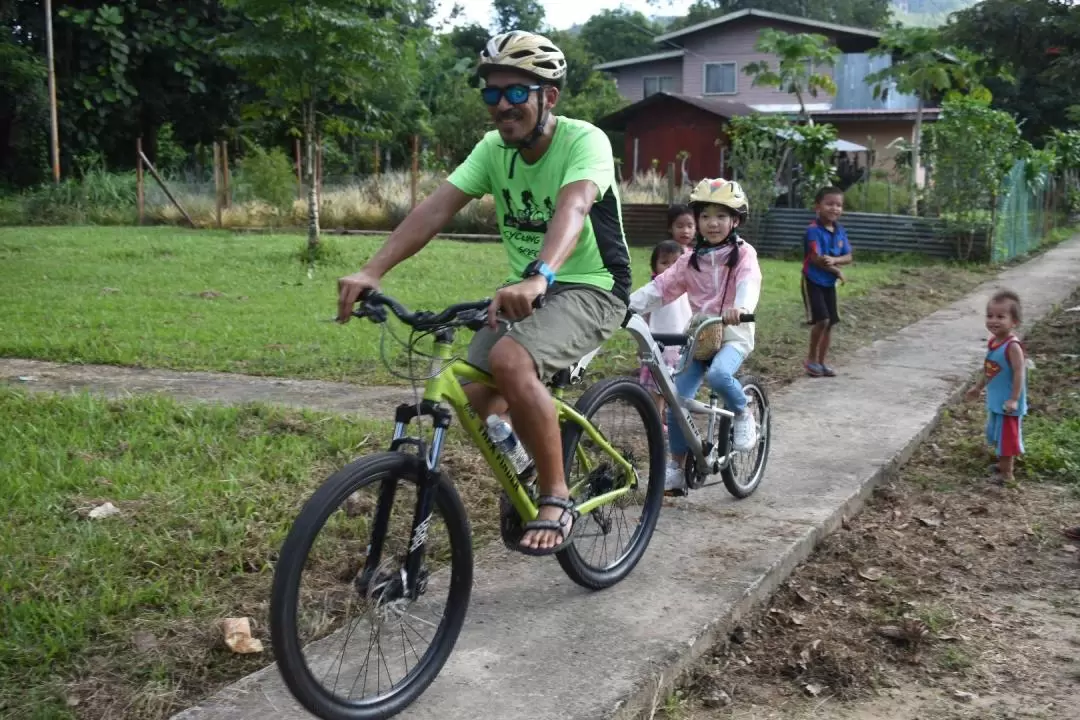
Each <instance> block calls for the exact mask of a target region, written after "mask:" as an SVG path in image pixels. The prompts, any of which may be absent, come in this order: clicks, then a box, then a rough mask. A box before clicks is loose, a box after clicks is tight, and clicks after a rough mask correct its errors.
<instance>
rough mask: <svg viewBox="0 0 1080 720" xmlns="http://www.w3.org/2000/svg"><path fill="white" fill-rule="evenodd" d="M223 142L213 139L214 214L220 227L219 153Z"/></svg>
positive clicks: (221, 150) (222, 149)
mask: <svg viewBox="0 0 1080 720" xmlns="http://www.w3.org/2000/svg"><path fill="white" fill-rule="evenodd" d="M222 145H223V143H219V142H218V141H217V140H215V141H214V214H215V217H216V218H217V226H218V227H219V228H220V227H221V153H222V152H223V151H224V149H225V148H224V147H222Z"/></svg>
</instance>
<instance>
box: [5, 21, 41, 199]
mask: <svg viewBox="0 0 1080 720" xmlns="http://www.w3.org/2000/svg"><path fill="white" fill-rule="evenodd" d="M0 88H3V89H4V92H2V93H0V187H2V186H3V185H6V184H9V183H10V184H11V185H14V186H16V187H25V186H27V185H32V184H36V183H39V182H41V181H42V180H44V179H45V172H44V170H45V168H46V167H47V166H48V152H49V151H48V145H47V143H46V137H47V136H46V134H45V132H44V131H43V129H44V128H45V127H47V123H48V121H49V106H48V97H47V96H46V92H45V63H44V62H42V59H41V58H40V57H38V56H35V55H34V53H32V52H30V50H29V49H28V48H26V47H23V46H20V45H17V44H16V43H15V42H14V39H13V38H12V37H11V36H10V35H6V34H5V37H3V38H0Z"/></svg>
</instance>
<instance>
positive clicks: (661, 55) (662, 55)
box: [593, 50, 686, 70]
mask: <svg viewBox="0 0 1080 720" xmlns="http://www.w3.org/2000/svg"><path fill="white" fill-rule="evenodd" d="M685 54H686V51H685V50H668V51H666V52H658V53H653V54H652V55H639V56H637V57H632V58H623V59H622V60H612V61H610V62H606V63H600V64H599V65H593V70H614V69H615V68H621V67H627V66H629V65H641V64H644V63H648V62H657V61H658V60H673V59H675V58H680V57H682V56H683V55H685Z"/></svg>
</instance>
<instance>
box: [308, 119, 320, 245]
mask: <svg viewBox="0 0 1080 720" xmlns="http://www.w3.org/2000/svg"><path fill="white" fill-rule="evenodd" d="M304 114H305V118H304V120H305V122H304V143H305V145H306V149H307V176H308V250H310V251H311V252H312V253H314V252H315V251H316V250H317V249H318V247H319V183H318V182H317V180H316V178H315V103H314V102H309V103H308V106H307V108H306V110H305V113H304ZM311 257H312V258H314V255H313V254H312V256H311Z"/></svg>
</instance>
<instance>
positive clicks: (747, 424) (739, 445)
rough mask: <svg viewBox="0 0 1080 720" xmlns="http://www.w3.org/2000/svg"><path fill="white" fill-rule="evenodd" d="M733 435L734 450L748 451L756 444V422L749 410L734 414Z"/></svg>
mask: <svg viewBox="0 0 1080 720" xmlns="http://www.w3.org/2000/svg"><path fill="white" fill-rule="evenodd" d="M732 429H733V430H734V435H735V441H734V442H735V450H736V451H737V452H750V451H751V450H753V449H754V445H755V444H757V422H755V421H754V416H753V415H752V414H751V413H750V411H749V410H747V411H745V412H743V413H741V414H739V415H736V416H735V425H734V427H733V428H732Z"/></svg>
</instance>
